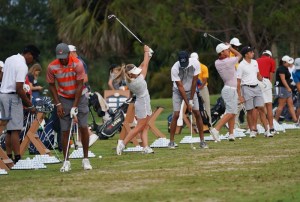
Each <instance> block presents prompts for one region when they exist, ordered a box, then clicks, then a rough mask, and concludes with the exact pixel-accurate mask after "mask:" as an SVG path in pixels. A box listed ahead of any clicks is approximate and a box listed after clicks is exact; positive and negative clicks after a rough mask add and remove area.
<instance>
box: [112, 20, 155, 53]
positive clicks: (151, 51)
mask: <svg viewBox="0 0 300 202" xmlns="http://www.w3.org/2000/svg"><path fill="white" fill-rule="evenodd" d="M107 18H108V19H109V20H110V19H116V20H117V21H118V22H119V23H120V24H121V25H122V26H123V27H124V28H125V29H126V30H127V31H128V32H129V33H130V34H131V35H132V36H133V37H134V38H136V40H138V42H140V43H141V44H142V45H145V44H144V43H143V42H142V41H141V40H140V39H139V38H138V37H137V36H136V35H135V34H134V33H133V32H132V31H131V30H130V29H129V28H128V27H126V25H124V24H123V23H122V22H121V20H119V18H117V16H115V15H109V16H107ZM153 53H154V51H153V50H152V49H151V48H150V57H151V56H152V55H153Z"/></svg>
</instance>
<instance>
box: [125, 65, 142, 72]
mask: <svg viewBox="0 0 300 202" xmlns="http://www.w3.org/2000/svg"><path fill="white" fill-rule="evenodd" d="M141 71H142V69H141V68H138V67H136V66H134V67H133V68H132V69H131V70H130V71H128V72H127V73H128V74H140V73H141Z"/></svg>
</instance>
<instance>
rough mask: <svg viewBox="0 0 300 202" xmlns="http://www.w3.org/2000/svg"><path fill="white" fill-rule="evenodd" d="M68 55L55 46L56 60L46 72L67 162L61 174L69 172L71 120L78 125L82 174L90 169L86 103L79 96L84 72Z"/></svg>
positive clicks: (62, 47)
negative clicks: (81, 150)
mask: <svg viewBox="0 0 300 202" xmlns="http://www.w3.org/2000/svg"><path fill="white" fill-rule="evenodd" d="M69 53H70V51H69V47H68V45H67V44H65V43H60V44H58V45H57V46H56V59H55V60H54V61H52V62H51V63H50V64H49V66H48V69H47V82H48V83H49V90H50V92H51V93H52V96H53V100H54V103H55V105H56V107H57V115H58V117H59V118H60V125H61V131H62V147H63V153H64V157H65V159H66V161H64V164H63V166H62V167H61V172H68V171H70V170H71V163H70V161H69V154H67V145H68V141H69V130H70V126H71V121H72V119H73V121H74V122H75V123H76V122H77V123H78V126H79V130H80V132H81V141H82V147H83V156H84V157H83V160H82V167H83V169H84V170H91V169H92V166H91V164H90V161H89V159H88V146H89V134H88V124H87V122H88V113H89V108H88V99H87V97H86V96H85V94H83V93H82V89H83V86H84V84H83V80H84V77H85V72H84V67H83V64H82V62H81V61H80V60H79V59H78V58H76V57H73V56H70V54H69ZM56 84H57V88H56Z"/></svg>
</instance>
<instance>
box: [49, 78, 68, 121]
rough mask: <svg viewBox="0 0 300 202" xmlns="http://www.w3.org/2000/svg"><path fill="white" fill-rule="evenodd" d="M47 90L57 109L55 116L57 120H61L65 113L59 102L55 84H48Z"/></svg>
mask: <svg viewBox="0 0 300 202" xmlns="http://www.w3.org/2000/svg"><path fill="white" fill-rule="evenodd" d="M49 90H50V93H51V94H52V97H53V101H54V104H55V106H56V108H57V115H58V117H59V118H62V117H63V116H64V114H65V112H64V109H63V107H62V105H61V103H60V101H59V98H58V94H57V90H56V86H55V83H49Z"/></svg>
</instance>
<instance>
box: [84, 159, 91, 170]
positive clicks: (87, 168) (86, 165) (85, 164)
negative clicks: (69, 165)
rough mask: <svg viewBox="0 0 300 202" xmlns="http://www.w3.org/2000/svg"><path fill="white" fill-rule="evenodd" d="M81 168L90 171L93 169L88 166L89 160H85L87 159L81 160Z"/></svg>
mask: <svg viewBox="0 0 300 202" xmlns="http://www.w3.org/2000/svg"><path fill="white" fill-rule="evenodd" d="M82 167H83V169H84V170H92V169H93V167H92V166H91V164H90V161H89V159H87V158H84V159H82Z"/></svg>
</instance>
